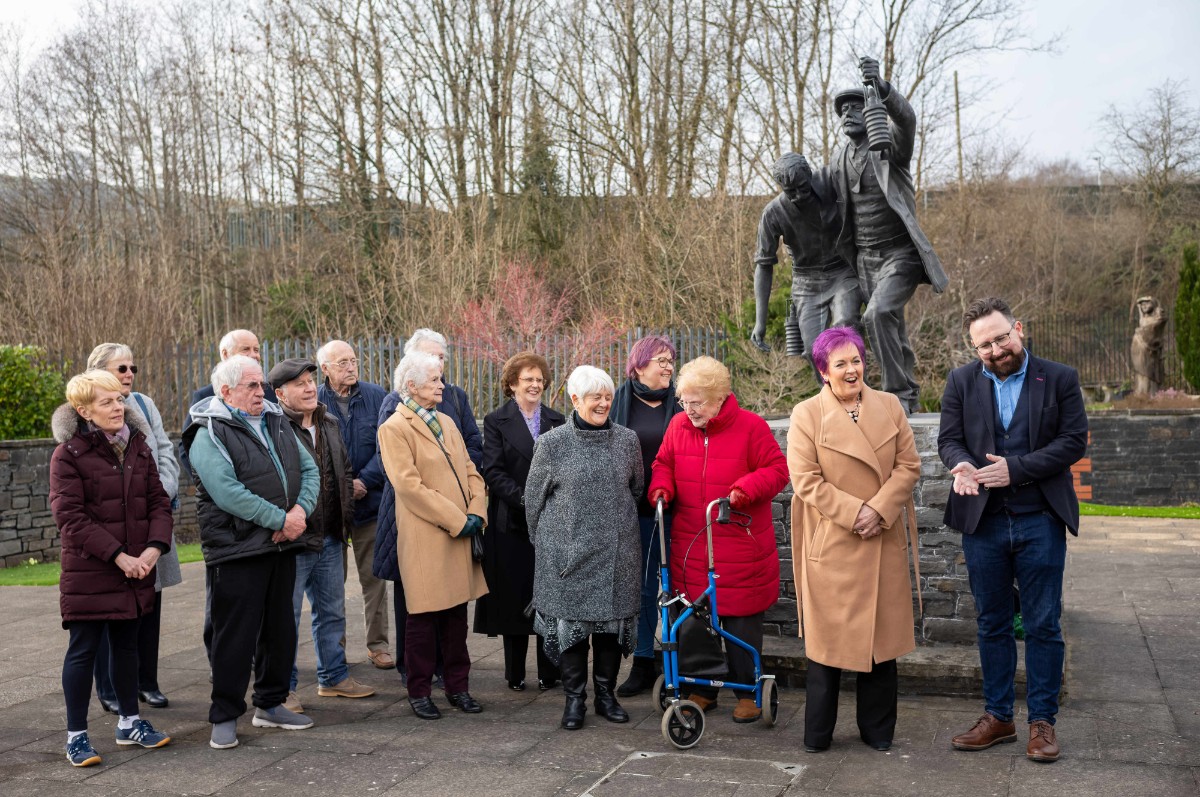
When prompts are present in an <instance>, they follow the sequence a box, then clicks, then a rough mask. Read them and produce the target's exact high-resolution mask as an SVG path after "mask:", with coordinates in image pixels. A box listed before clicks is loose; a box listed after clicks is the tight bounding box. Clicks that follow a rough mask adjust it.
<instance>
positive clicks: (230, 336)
mask: <svg viewBox="0 0 1200 797" xmlns="http://www.w3.org/2000/svg"><path fill="white" fill-rule="evenodd" d="M242 335H251V336H253V337H254V339H255V340H258V335H255V334H254V333H253V332H251V331H250V330H248V329H231V330H229V331H228V332H226V333H225V337H223V338H221V342H220V343H218V344H217V354H218V355H220V356H221V357H222V358H224V357H225V352H227V351H233V347H234V346H235V345H237V339H238V338H240V337H241V336H242Z"/></svg>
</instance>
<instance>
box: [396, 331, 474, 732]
mask: <svg viewBox="0 0 1200 797" xmlns="http://www.w3.org/2000/svg"><path fill="white" fill-rule="evenodd" d="M393 386H394V387H395V389H396V391H397V392H398V393H399V394H400V397H401V399H402V400H403V403H402V404H400V405H399V406H398V407H396V412H395V413H394V414H393V415H392V417H391V418H389V419H388V420H387V422H386V423H384V424H383V425H382V426H380V427H379V453H380V458H381V459H382V461H383V468H384V470H385V471H386V472H387V477H388V479H389V480H390V481H391V483H392V486H393V487H394V488H395V490H396V556H397V559H398V564H399V567H400V577H401V583H402V584H403V589H404V598H405V601H406V602H407V604H408V612H409V614H408V621H407V624H406V633H405V645H404V647H405V649H404V651H403V655H404V659H405V670H406V671H407V672H408V698H409V703H410V704H411V705H412V707H413V711H414V712H415V713H416V714H417V716H418V717H421V718H422V719H438V718H439V717H440V716H441V713H440V712H439V711H438V709H437V707H436V706H435V705H434V704H433V701H432V700H431V698H430V693H431V691H432V685H433V670H434V663H435V660H436V647H437V646H438V645H439V644H440V645H441V653H442V660H443V664H444V678H445V683H446V695H447V699H448V700H449V701H450V704H451V705H452V706H455V707H456V708H458V709H460V710H461V711H464V712H466V713H468V714H475V713H478V712H480V711H482V708H481V707H480V705H479V703H477V702H476V701H475V699H474V698H473V697H471V695H470V693H469V692H468V691H467V687H468V675H469V673H470V670H471V658H470V655H469V654H468V652H467V602H468V601H471V600H475V599H476V598H479V597H481V596H483V595H486V594H487V591H488V589H487V583H486V582H485V581H484V578H483V569H482V567H481V566H480V564H479V562H476V561H475V560H474V559H473V558H472V555H471V539H470V538H471V537H472V536H473V535H476V534H482V533H483V526H484V520H483V518H484V516H485V515H486V513H487V501H486V498H485V494H484V485H483V477H482V476H480V475H479V472H478V471H477V470H476V469H475V464H474V463H473V462H471V458H470V456H469V455H468V453H467V447H466V444H465V443H464V442H463V437H462V434H461V433H460V432H459V431H458V428H457V427H456V426H455V425H454V423H453V421H451V419H450V418H449V416H446V415H443V414H442V413H440V412H437V410H436V407H437V405H438V403H439V402H440V401H441V399H442V390H443V383H442V365H441V362H440V361H439V360H438V359H437V358H436V357H434V356H432V355H429V354H425V353H424V352H412V353H410V354H407V355H405V357H404V359H403V360H401V361H400V365H399V366H397V367H396V375H395V381H394V385H393Z"/></svg>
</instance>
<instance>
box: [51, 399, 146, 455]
mask: <svg viewBox="0 0 1200 797" xmlns="http://www.w3.org/2000/svg"><path fill="white" fill-rule="evenodd" d="M125 423H127V424H129V433H130V434H129V440H130V442H132V441H133V434H134V433H135V432H141V433H142V436H143V437H145V438H147V439H149V437H150V424H149V423H147V421H146V418H145V416H143V415H142V413H140V412H138V411H137V410H132V411H131V408H130V406H129V405H128V404H126V405H125ZM50 431H51V433H52V434H53V435H54V442H56V443H65V442H67V441H68V440H70V439H71V438H73V437H75V436H76V435H79V437H80V438H81V439H82V440H83V441H85V442H86V445H81V446H79V447H77V448H76V449H75V453H77V454H82V453H83V452H84V451H87V450H88V449H89V448H91V447H92V446H93V445H96V444H98V443H99V442H105V443H107V442H108V440H107V438H105V437H104V433H103V432H89V431H88V428H87V421H85V420H84V419H83V416H82V415H80V414H79V413H78V412H76V411H75V408H74V407H72V406H71V405H70V404H63V405H61V406H60V407H59V408H58V409H57V410H55V411H54V415H53V416H51V418H50ZM96 435H100V437H96Z"/></svg>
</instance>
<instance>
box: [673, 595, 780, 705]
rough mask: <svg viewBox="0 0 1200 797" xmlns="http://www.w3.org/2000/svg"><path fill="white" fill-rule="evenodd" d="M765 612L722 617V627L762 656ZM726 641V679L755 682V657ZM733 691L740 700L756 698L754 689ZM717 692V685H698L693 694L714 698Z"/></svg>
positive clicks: (745, 682) (738, 681)
mask: <svg viewBox="0 0 1200 797" xmlns="http://www.w3.org/2000/svg"><path fill="white" fill-rule="evenodd" d="M763 614H764V613H763V612H759V613H758V614H748V615H746V616H745V617H728V616H726V617H722V618H721V627H722V628H724V629H725V630H726V631H728V632H729V633H731V634H733V635H734V636H735V637H737V638H738V639H740V640H742V641H743V642H745V643H746V644H747V645H749V646H750V647H752V648H754V649H755V650H757V651H758V655H759V656H760V657H761V656H762V645H763ZM724 642H725V660H726V661H728V662H729V676H728V677H727V678H725V679H724V680H726V681H734V682H736V683H743V684H750V683H754V657H753V656H751V655H750V654H749V653H747V652H746V651H744V650H742V649H741V648H739V647H738V646H737V645H734V644H733V643H731V642H729V641H728V640H724ZM732 691H733V694H734V696H735V697H737V698H738V699H739V700H740V699H742V698H744V697H745V698H749V699H751V700H753V699H754V692H752V691H751V692H746V691H743V690H741V689H734V690H732ZM717 692H718V690H717V689H716V687H712V686H696V687H693V688H692V691H691V694H696V695H700V696H701V697H706V698H708V699H709V700H712V699H713V698H715V697H716V696H717Z"/></svg>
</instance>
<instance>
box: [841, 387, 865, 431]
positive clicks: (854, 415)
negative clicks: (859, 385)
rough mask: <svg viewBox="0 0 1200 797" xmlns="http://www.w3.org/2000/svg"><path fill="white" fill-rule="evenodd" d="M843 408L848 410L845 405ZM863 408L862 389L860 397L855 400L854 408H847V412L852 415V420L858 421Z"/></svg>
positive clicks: (859, 393)
mask: <svg viewBox="0 0 1200 797" xmlns="http://www.w3.org/2000/svg"><path fill="white" fill-rule="evenodd" d="M842 409H844V410H846V408H845V407H842ZM861 409H862V391H861V390H860V391H858V398H857V399H855V401H854V409H851V410H846V414H847V415H849V416H850V420H852V421H854V422H855V423H858V413H859V410H861Z"/></svg>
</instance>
